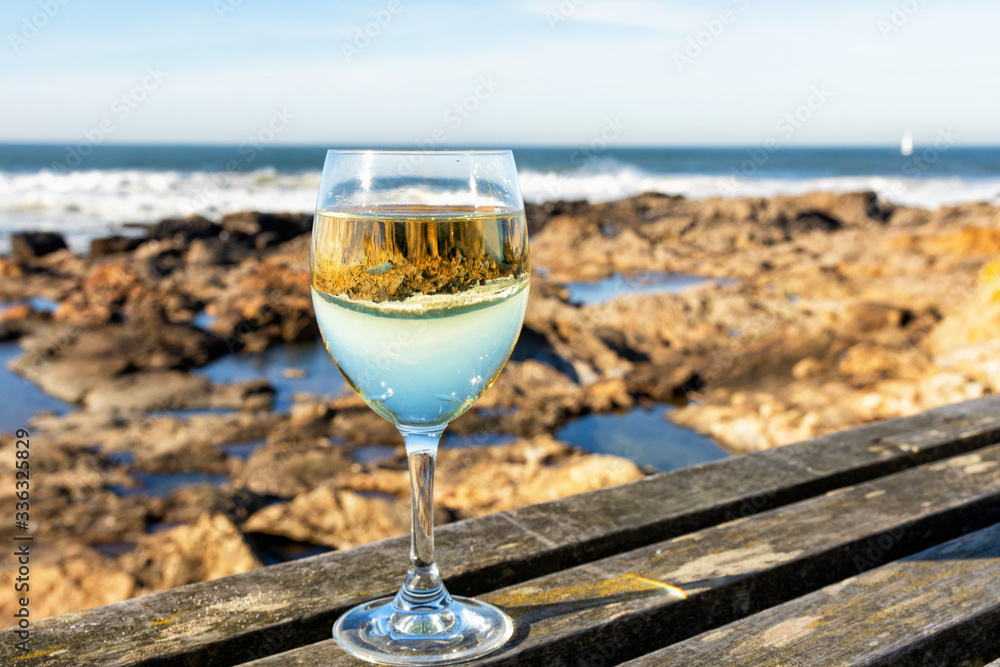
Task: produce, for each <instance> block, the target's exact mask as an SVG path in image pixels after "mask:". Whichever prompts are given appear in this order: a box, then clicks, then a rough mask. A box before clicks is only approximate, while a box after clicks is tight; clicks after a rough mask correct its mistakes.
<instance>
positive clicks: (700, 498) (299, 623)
mask: <svg viewBox="0 0 1000 667" xmlns="http://www.w3.org/2000/svg"><path fill="white" fill-rule="evenodd" d="M998 413H1000V396H994V397H987V398H985V399H979V400H976V401H970V402H967V403H963V404H959V405H957V406H948V407H947V408H941V409H938V410H933V411H929V412H926V413H922V414H919V415H915V416H913V417H907V418H902V419H895V420H888V421H884V422H878V423H875V424H871V425H868V426H865V427H862V428H858V429H854V430H851V431H845V432H841V433H836V434H832V435H828V436H823V437H820V438H815V439H812V440H808V441H804V442H801V443H797V444H795V445H789V446H787V447H781V448H778V449H774V450H769V451H766V452H760V453H756V454H750V455H745V456H740V457H734V458H731V459H726V460H722V461H716V462H713V463H709V464H704V465H701V466H695V467H692V468H687V469H683V470H678V471H674V472H670V473H663V474H659V475H654V476H650V477H647V478H645V479H642V480H639V481H637V482H634V483H632V484H627V485H623V486H620V487H614V488H608V489H602V490H599V491H595V492H592V493H587V494H581V495H578V496H574V497H571V498H566V499H562V500H558V501H554V502H550V503H543V504H540V505H534V506H531V507H525V508H521V509H518V510H513V511H510V512H502V513H499V514H495V515H491V516H487V517H482V518H478V519H474V520H469V521H463V522H457V523H454V524H449V525H446V526H442V527H441V528H439V529H438V531H437V538H438V545H439V546H438V554H439V559H440V560H439V565H440V567H441V570H442V572H443V573H444V574H445V577H446V581H447V583H448V585H449V587H450V589H451V590H452V591H453V592H454V593H458V594H465V595H478V594H482V593H485V592H487V591H490V590H494V589H497V588H501V587H504V586H511V585H514V584H517V583H519V582H523V581H526V580H529V579H533V578H537V577H541V576H544V575H547V574H550V573H557V572H560V571H561V570H565V569H567V568H572V567H574V566H578V565H580V564H583V563H588V562H591V561H594V560H597V559H601V558H607V557H609V556H612V555H614V554H617V553H621V552H625V551H628V550H632V549H637V548H640V547H643V546H644V545H648V544H652V543H656V542H662V541H663V540H666V539H669V538H671V537H675V536H679V535H684V534H687V533H691V532H694V531H698V530H702V529H704V528H707V527H710V526H715V525H718V524H720V523H723V522H726V521H730V520H733V519H738V518H741V517H750V516H753V515H755V514H757V513H759V512H762V511H767V510H771V509H773V508H776V507H781V506H783V505H787V504H789V503H794V502H797V501H800V500H802V499H806V498H810V497H814V496H817V495H819V494H822V493H825V492H827V491H830V490H832V489H836V488H838V487H840V486H843V485H847V484H856V483H859V482H862V481H865V480H870V479H875V478H878V477H880V476H884V475H888V474H890V473H893V472H896V471H900V470H905V469H908V468H912V467H913V466H916V465H918V464H920V463H924V462H927V461H933V460H936V459H939V458H941V457H943V456H948V455H952V454H955V453H959V452H965V451H971V450H974V449H976V448H979V447H982V446H984V445H987V444H990V443H993V442H998V441H1000V423H998V421H997V417H996V415H997V414H998ZM816 529H818V530H824V527H823V526H822V525H819V526H817V527H816ZM406 552H407V540H406V538H396V539H392V540H386V541H383V542H378V543H374V544H370V545H365V546H362V547H357V548H354V549H349V550H346V551H341V552H334V553H331V554H324V555H322V556H316V557H313V558H308V559H303V560H301V561H296V562H294V563H287V564H282V565H276V566H270V567H266V568H262V569H259V570H255V571H253V572H249V573H246V574H242V575H237V576H233V577H226V578H223V579H219V580H215V581H211V582H205V583H199V584H194V585H190V586H184V587H181V588H177V589H173V590H170V591H166V592H164V593H159V594H155V595H149V596H145V597H143V598H137V599H134V600H129V601H126V602H122V603H119V604H115V605H109V606H106V607H99V608H96V609H92V610H88V611H83V612H79V613H74V614H66V615H63V616H59V617H54V618H50V619H45V620H42V621H38V622H36V623H34V624H33V636H32V642H31V644H32V648H33V650H34V652H35V654H36V655H34V657H26V656H25V655H16V656H15V655H14V654H12V653H11V652H10V651H11V650H12V649H10V647H11V646H12V644H13V642H12V641H11V640H12V639H13V638H12V637H11V635H10V632H9V631H4V632H0V641H2V643H0V655H3V656H5V657H18V658H22V660H21V661H20V662H19V663H18V664H24V665H36V664H38V665H41V664H51V662H50V661H51V660H53V659H56V658H58V663H59V664H63V665H67V666H70V667H71V666H73V665H90V664H94V663H95V662H97V663H100V664H106V665H128V664H140V663H141V664H148V665H233V664H238V663H242V662H247V661H250V660H253V659H256V658H260V657H264V656H268V655H272V654H276V653H280V652H283V651H288V650H290V649H293V648H295V647H299V646H303V645H307V644H311V643H313V642H318V641H321V640H323V639H326V638H328V637H329V632H330V627H331V626H332V624H333V621H334V620H335V619H336V617H337V616H338V615H339V614H340V613H342V612H343V611H344V610H345V609H347V608H348V607H350V606H353V605H354V604H357V603H359V602H362V601H364V600H367V599H371V598H374V597H379V596H383V595H388V594H391V593H392V592H394V591H395V589H396V587H397V586H398V585H399V582H400V578H401V573H402V572H403V571H404V569H405V558H406ZM70 647H72V648H70Z"/></svg>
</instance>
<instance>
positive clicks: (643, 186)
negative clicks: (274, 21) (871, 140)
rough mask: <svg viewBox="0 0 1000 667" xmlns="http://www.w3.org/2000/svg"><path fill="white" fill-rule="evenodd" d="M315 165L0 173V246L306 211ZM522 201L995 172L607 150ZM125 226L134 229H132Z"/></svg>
mask: <svg viewBox="0 0 1000 667" xmlns="http://www.w3.org/2000/svg"><path fill="white" fill-rule="evenodd" d="M319 178H320V173H319V172H318V171H302V172H295V173H288V172H281V171H278V170H275V169H273V168H267V169H258V170H255V171H249V172H224V171H221V172H213V171H170V170H160V171H156V170H137V169H105V170H90V171H78V172H68V173H57V172H54V171H49V170H40V171H35V172H13V171H11V172H2V171H0V252H5V251H7V249H8V247H9V235H10V233H11V232H14V231H19V230H39V231H59V232H62V233H63V234H65V235H66V237H67V241H68V242H69V243H70V246H71V247H73V248H74V249H75V250H78V251H82V250H85V249H86V247H87V244H88V243H89V240H90V239H91V238H93V237H95V236H101V235H106V234H111V233H130V232H129V224H128V223H138V224H148V223H152V222H155V221H158V220H162V219H164V218H169V217H176V216H183V215H191V214H199V215H203V216H205V217H208V218H211V219H219V218H221V217H222V216H223V215H225V214H227V213H232V212H236V211H243V210H260V211H273V212H278V211H311V210H312V209H313V207H314V205H315V201H316V190H317V188H318V186H319ZM519 179H520V182H521V188H522V191H523V193H524V198H525V201H528V202H532V203H541V202H545V201H550V200H555V199H568V200H579V199H584V200H588V201H591V202H598V201H609V200H614V199H621V198H624V197H629V196H633V195H636V194H639V193H641V192H646V191H653V192H661V193H664V194H672V195H683V196H685V197H690V198H696V199H700V198H706V197H729V198H732V197H768V196H772V195H776V194H802V193H806V192H813V191H833V192H850V191H858V190H872V191H874V192H876V193H878V195H879V196H880V197H881V198H882V199H884V200H886V201H890V202H893V203H897V204H902V205H909V206H920V207H925V208H936V207H939V206H943V205H951V204H959V203H963V202H972V201H986V202H992V203H997V204H1000V178H970V177H947V178H945V177H927V178H893V177H889V176H885V175H869V176H864V175H861V176H825V177H796V176H794V175H789V176H788V177H773V176H772V177H763V178H738V177H736V176H733V175H710V174H697V173H692V174H678V173H672V174H664V173H655V172H651V171H646V170H643V169H641V168H639V167H636V166H635V165H632V164H628V163H626V162H619V161H617V160H614V159H612V158H609V157H604V158H602V159H600V160H592V161H590V162H589V163H587V164H584V165H582V166H579V167H574V168H553V169H541V168H530V167H529V168H523V169H521V170H519ZM131 233H135V232H134V231H133V232H131Z"/></svg>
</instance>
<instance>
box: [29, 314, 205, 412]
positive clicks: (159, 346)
mask: <svg viewBox="0 0 1000 667" xmlns="http://www.w3.org/2000/svg"><path fill="white" fill-rule="evenodd" d="M22 346H23V347H25V350H26V351H25V354H24V355H22V356H21V357H18V358H17V359H15V360H14V362H12V364H11V368H12V369H13V370H15V371H16V372H18V373H19V374H21V375H23V376H24V377H27V378H28V379H29V380H31V381H32V382H35V383H36V384H38V385H39V386H40V387H42V389H44V390H45V391H46V392H48V393H49V394H51V395H53V396H56V397H58V398H61V399H63V400H65V401H68V402H72V403H78V402H82V401H83V397H84V395H85V394H86V393H87V392H88V391H90V390H91V389H93V388H94V387H96V386H97V385H99V384H101V383H103V382H105V381H107V380H109V379H111V378H113V377H115V376H117V375H120V374H122V373H124V372H125V371H127V370H128V371H135V370H168V369H187V368H191V367H193V366H201V365H204V364H206V363H208V361H210V360H211V359H214V358H215V357H217V356H219V355H220V354H222V353H223V352H224V350H225V347H224V343H223V341H221V340H220V339H219V338H218V337H216V336H214V335H212V334H210V333H207V332H205V331H202V330H201V329H198V328H197V327H192V326H188V325H181V324H164V323H162V322H143V323H136V325H135V326H132V327H128V328H124V327H118V326H114V325H104V326H100V327H94V328H90V329H81V328H80V327H78V326H75V325H67V326H63V327H61V328H60V329H58V330H57V331H52V332H48V334H47V335H38V336H32V337H29V338H27V339H24V341H23V343H22Z"/></svg>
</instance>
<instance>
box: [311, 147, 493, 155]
mask: <svg viewBox="0 0 1000 667" xmlns="http://www.w3.org/2000/svg"><path fill="white" fill-rule="evenodd" d="M364 153H375V154H378V155H504V154H507V153H511V149H509V148H428V149H425V148H329V149H327V151H326V154H327V155H331V154H342V155H351V154H364Z"/></svg>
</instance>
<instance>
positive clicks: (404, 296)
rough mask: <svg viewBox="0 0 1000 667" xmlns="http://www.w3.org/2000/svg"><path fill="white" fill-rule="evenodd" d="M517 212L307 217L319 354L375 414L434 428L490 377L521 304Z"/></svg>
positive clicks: (507, 348) (514, 330) (523, 270)
mask: <svg viewBox="0 0 1000 667" xmlns="http://www.w3.org/2000/svg"><path fill="white" fill-rule="evenodd" d="M523 215H524V213H523V211H517V212H514V213H501V214H498V213H494V212H490V213H482V212H479V211H475V210H468V209H464V210H452V211H441V210H440V209H437V210H434V211H430V210H419V209H414V208H408V209H405V210H400V211H392V212H390V213H385V212H381V213H379V214H378V215H371V214H369V215H361V214H355V213H336V214H331V213H324V212H319V213H317V214H316V222H315V224H314V228H313V244H314V245H313V258H314V260H313V278H312V296H313V307H314V309H315V311H316V318H317V321H318V322H319V327H320V331H321V332H322V334H323V339H324V341H325V342H326V346H327V350H328V351H329V352H330V356H331V357H333V360H334V362H335V363H336V364H337V367H338V368H339V369H340V371H341V373H343V375H344V377H345V379H346V380H347V382H348V383H349V384H350V385H351V387H352V388H353V389H354V390H355V391H356V392H357V393H358V395H360V396H361V397H362V398H363V399H364V401H365V402H366V403H367V404H368V405H369V406H370V407H371V408H372V409H373V410H374V411H375V412H377V413H378V414H380V415H382V416H383V417H385V418H386V419H389V420H391V421H393V422H395V423H397V424H400V425H405V426H437V425H442V426H443V425H444V424H446V423H447V422H449V421H451V420H452V419H454V418H455V417H457V416H458V415H460V414H462V413H463V412H465V411H466V410H467V409H468V408H469V407H470V406H471V405H472V404H473V403H474V402H475V401H476V399H477V398H478V397H479V396H480V395H481V394H482V393H483V392H484V391H485V390H486V389H487V388H488V387H489V386H490V384H492V382H493V381H494V380H495V379H496V377H497V375H498V374H499V373H500V369H501V368H502V367H503V364H504V362H505V361H506V360H507V357H508V356H510V352H511V350H512V349H513V347H514V343H515V342H516V341H517V336H518V333H519V331H520V329H521V322H522V320H523V319H524V310H525V307H526V306H527V301H528V276H529V268H528V249H527V238H526V237H525V232H524V229H525V226H524V222H523Z"/></svg>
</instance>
